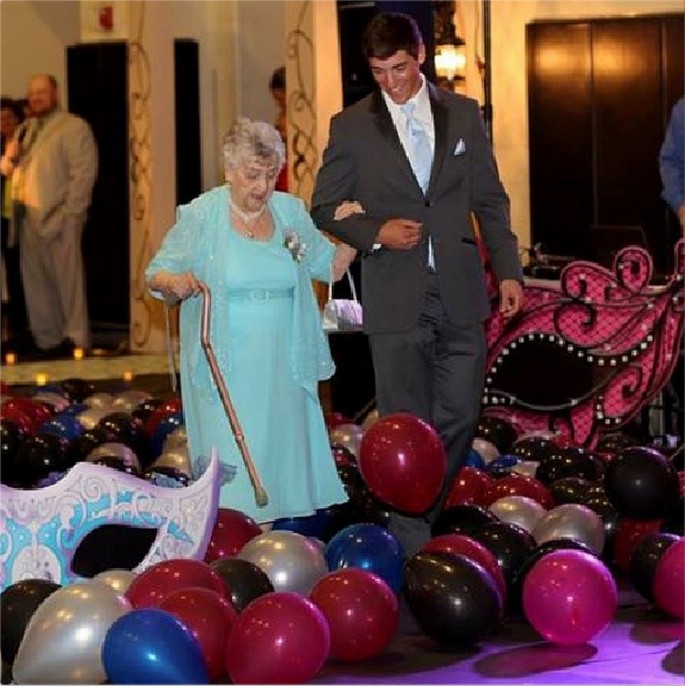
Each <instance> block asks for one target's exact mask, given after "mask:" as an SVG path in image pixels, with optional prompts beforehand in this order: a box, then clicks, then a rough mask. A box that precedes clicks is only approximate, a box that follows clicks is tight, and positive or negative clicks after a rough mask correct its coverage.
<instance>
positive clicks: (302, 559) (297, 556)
mask: <svg viewBox="0 0 685 686" xmlns="http://www.w3.org/2000/svg"><path fill="white" fill-rule="evenodd" d="M237 557H239V558H240V559H242V560H247V561H248V562H252V563H253V564H255V565H257V566H258V567H259V568H260V569H261V570H262V571H263V572H264V573H265V574H266V575H267V577H269V581H271V584H272V586H273V587H274V590H275V591H290V592H294V593H300V594H302V595H305V596H306V595H308V594H309V591H310V590H311V589H312V587H313V586H314V584H315V583H316V582H317V581H318V580H319V579H321V578H322V577H323V576H325V575H326V574H328V565H327V564H326V558H325V557H324V554H323V550H322V549H321V547H320V546H319V545H318V544H316V543H314V541H312V540H310V539H309V538H307V537H306V536H303V535H302V534H298V533H296V532H294V531H268V532H266V533H263V534H260V535H259V536H255V537H254V538H252V539H250V540H249V541H248V542H247V543H246V544H245V545H244V546H243V548H242V550H241V551H240V553H238V555H237Z"/></svg>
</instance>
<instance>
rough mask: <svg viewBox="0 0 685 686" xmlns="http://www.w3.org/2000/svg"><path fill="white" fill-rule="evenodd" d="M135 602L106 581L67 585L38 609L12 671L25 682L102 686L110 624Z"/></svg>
mask: <svg viewBox="0 0 685 686" xmlns="http://www.w3.org/2000/svg"><path fill="white" fill-rule="evenodd" d="M130 609H131V605H130V604H129V603H128V601H127V600H126V599H125V598H124V597H123V596H120V595H118V594H117V593H116V592H115V591H113V590H112V589H111V588H108V587H107V586H105V585H104V584H98V583H92V582H90V581H89V582H86V583H74V584H71V585H69V586H63V587H62V588H59V589H57V590H56V591H54V592H53V593H52V594H51V595H49V596H48V597H47V598H46V599H45V600H44V601H43V602H42V603H41V604H40V605H39V607H38V609H37V610H36V611H35V613H34V614H33V617H32V618H31V620H30V621H29V624H28V626H27V627H26V633H25V634H24V638H23V640H22V642H21V645H20V646H19V650H18V651H17V655H16V657H15V659H14V667H13V669H12V672H13V675H14V679H15V681H17V682H18V683H20V684H71V683H81V684H100V683H102V682H103V681H104V680H105V677H106V674H105V670H104V667H103V665H102V657H101V649H102V644H103V642H104V640H105V636H106V634H107V631H108V630H109V628H110V626H112V624H113V623H114V622H115V621H116V620H117V619H119V618H120V617H122V616H123V615H125V614H126V613H127V612H129V610H130Z"/></svg>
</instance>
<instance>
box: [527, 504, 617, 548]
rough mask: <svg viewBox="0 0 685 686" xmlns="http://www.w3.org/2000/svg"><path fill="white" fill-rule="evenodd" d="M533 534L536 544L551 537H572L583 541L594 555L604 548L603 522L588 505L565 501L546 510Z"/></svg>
mask: <svg viewBox="0 0 685 686" xmlns="http://www.w3.org/2000/svg"><path fill="white" fill-rule="evenodd" d="M533 536H534V537H535V540H536V541H537V542H538V544H539V543H545V541H550V540H552V539H553V538H572V539H573V540H576V541H580V542H581V543H585V545H587V546H588V548H590V550H592V552H593V553H595V554H596V555H601V554H602V549H603V548H604V536H605V534H604V523H603V522H602V519H601V517H600V516H599V515H598V514H597V513H596V512H593V511H592V510H591V509H590V508H589V507H586V506H585V505H579V504H578V503H567V504H566V505H558V506H557V507H554V508H552V509H551V510H550V511H549V512H547V513H546V514H545V515H544V516H543V517H542V518H541V519H540V520H539V521H538V523H537V525H536V526H535V529H534V530H533Z"/></svg>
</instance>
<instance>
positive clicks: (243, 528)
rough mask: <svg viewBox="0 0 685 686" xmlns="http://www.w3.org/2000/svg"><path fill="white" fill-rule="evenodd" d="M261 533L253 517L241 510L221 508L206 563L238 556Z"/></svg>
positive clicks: (217, 515)
mask: <svg viewBox="0 0 685 686" xmlns="http://www.w3.org/2000/svg"><path fill="white" fill-rule="evenodd" d="M261 533H262V530H261V528H260V526H259V524H257V522H255V520H254V519H252V517H249V516H248V515H246V514H245V513H243V512H241V511H240V510H234V509H232V508H230V507H220V508H219V509H218V510H217V513H216V523H215V524H214V528H213V529H212V536H211V538H210V539H209V545H208V546H207V552H206V553H205V562H214V560H220V559H222V558H224V557H233V556H234V555H237V554H238V553H239V552H240V551H241V550H242V549H243V546H244V545H245V544H246V543H247V542H248V541H250V540H252V539H253V538H254V537H255V536H259V535H260V534H261Z"/></svg>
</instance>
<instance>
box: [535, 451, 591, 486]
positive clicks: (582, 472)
mask: <svg viewBox="0 0 685 686" xmlns="http://www.w3.org/2000/svg"><path fill="white" fill-rule="evenodd" d="M603 474H604V467H603V464H602V462H601V460H599V459H598V458H597V457H595V456H594V455H591V454H590V453H586V452H585V451H584V450H583V448H577V447H567V448H560V447H554V448H552V449H550V450H549V451H548V452H547V453H546V454H545V455H543V456H542V458H541V459H540V464H539V466H538V468H537V471H536V472H535V478H536V479H537V480H538V481H540V482H542V483H543V484H545V485H546V486H548V485H550V484H551V483H553V482H554V481H558V480H559V479H563V478H565V477H569V476H575V477H578V478H581V479H585V480H586V481H595V480H596V479H599V478H601V477H602V475H603Z"/></svg>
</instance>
